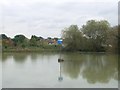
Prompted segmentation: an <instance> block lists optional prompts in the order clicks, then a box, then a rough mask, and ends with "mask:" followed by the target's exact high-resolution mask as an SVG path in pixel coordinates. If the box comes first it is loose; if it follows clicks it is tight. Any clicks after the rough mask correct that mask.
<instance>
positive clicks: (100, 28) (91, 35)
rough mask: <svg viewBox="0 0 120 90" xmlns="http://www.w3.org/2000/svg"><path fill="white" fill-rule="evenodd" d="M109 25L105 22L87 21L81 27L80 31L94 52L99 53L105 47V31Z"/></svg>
mask: <svg viewBox="0 0 120 90" xmlns="http://www.w3.org/2000/svg"><path fill="white" fill-rule="evenodd" d="M109 27H110V24H109V23H108V22H107V21H106V20H101V21H95V20H89V21H88V22H87V23H86V25H83V26H82V28H81V31H82V32H83V34H84V35H85V36H86V37H87V38H88V39H89V41H90V42H91V44H92V47H91V48H93V49H94V51H101V50H102V49H103V47H104V46H105V45H106V38H107V31H108V30H109Z"/></svg>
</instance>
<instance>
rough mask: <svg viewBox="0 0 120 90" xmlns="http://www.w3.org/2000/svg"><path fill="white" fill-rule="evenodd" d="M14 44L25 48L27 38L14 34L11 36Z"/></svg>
mask: <svg viewBox="0 0 120 90" xmlns="http://www.w3.org/2000/svg"><path fill="white" fill-rule="evenodd" d="M13 41H14V44H15V46H18V47H22V48H25V47H26V46H27V45H28V39H27V38H26V37H25V36H24V35H16V36H15V37H14V38H13Z"/></svg>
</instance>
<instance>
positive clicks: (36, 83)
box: [2, 53, 118, 88]
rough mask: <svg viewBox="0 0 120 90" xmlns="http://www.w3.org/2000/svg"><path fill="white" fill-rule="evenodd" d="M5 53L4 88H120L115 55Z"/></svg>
mask: <svg viewBox="0 0 120 90" xmlns="http://www.w3.org/2000/svg"><path fill="white" fill-rule="evenodd" d="M59 56H60V55H59V53H3V57H2V60H3V62H2V70H3V78H2V79H3V82H2V87H3V88H118V58H117V55H115V54H103V53H97V54H95V53H91V54H90V53H83V54H81V53H64V54H62V58H63V59H64V62H61V63H59V62H58V58H59Z"/></svg>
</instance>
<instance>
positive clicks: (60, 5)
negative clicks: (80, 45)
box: [0, 0, 118, 38]
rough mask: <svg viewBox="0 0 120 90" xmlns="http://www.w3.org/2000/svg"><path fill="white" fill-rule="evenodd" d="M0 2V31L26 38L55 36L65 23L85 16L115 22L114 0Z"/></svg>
mask: <svg viewBox="0 0 120 90" xmlns="http://www.w3.org/2000/svg"><path fill="white" fill-rule="evenodd" d="M0 4H1V5H2V10H3V12H0V13H1V15H3V17H4V20H3V22H0V23H1V25H2V24H4V26H5V29H4V31H3V33H6V34H7V35H8V36H10V37H13V36H14V35H16V34H24V35H26V36H27V37H29V38H30V36H31V35H33V34H34V35H38V36H43V37H48V36H52V37H56V36H60V34H61V30H62V29H64V28H65V27H68V26H69V25H71V24H77V25H79V27H80V26H81V25H83V24H85V22H86V21H87V20H89V19H97V20H100V19H106V20H108V21H109V22H110V24H111V25H117V11H118V10H117V0H116V1H115V0H109V1H108V0H104V1H103V0H100V1H99V0H98V1H95V0H83V1H82V2H81V0H1V1H0ZM1 19H3V18H1ZM0 21H2V20H0ZM0 28H1V29H2V26H0Z"/></svg>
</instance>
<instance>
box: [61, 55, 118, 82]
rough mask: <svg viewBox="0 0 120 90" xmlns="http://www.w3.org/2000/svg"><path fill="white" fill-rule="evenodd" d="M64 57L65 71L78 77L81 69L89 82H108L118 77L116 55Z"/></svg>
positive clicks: (71, 75)
mask: <svg viewBox="0 0 120 90" xmlns="http://www.w3.org/2000/svg"><path fill="white" fill-rule="evenodd" d="M73 58H74V59H73ZM64 59H65V60H66V61H65V62H63V65H62V66H63V72H64V74H66V75H69V76H70V77H71V78H78V76H79V73H80V71H81V75H82V76H83V78H85V79H87V81H88V82H89V83H96V82H100V83H107V82H109V80H110V79H112V78H113V79H116V80H117V79H118V70H117V67H118V62H117V59H118V58H117V56H116V55H99V54H98V55H96V54H95V55H93V54H91V55H70V56H64ZM72 59H73V60H72Z"/></svg>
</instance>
